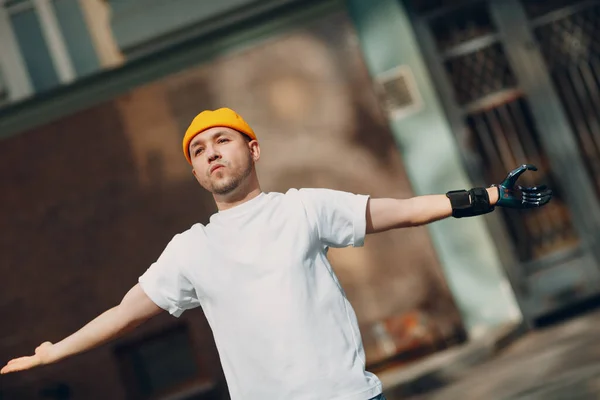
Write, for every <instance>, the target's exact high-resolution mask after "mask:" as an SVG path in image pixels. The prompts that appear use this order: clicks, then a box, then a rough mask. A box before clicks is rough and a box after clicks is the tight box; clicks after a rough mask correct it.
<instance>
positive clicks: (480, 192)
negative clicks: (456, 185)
mask: <svg viewBox="0 0 600 400" xmlns="http://www.w3.org/2000/svg"><path fill="white" fill-rule="evenodd" d="M527 170H531V171H537V167H536V166H535V165H531V164H523V165H521V166H520V167H518V168H515V169H514V170H512V171H511V172H509V174H508V175H507V176H506V178H505V179H504V180H503V181H502V183H501V184H499V185H492V187H496V188H498V202H497V203H496V204H495V205H496V206H498V207H505V208H514V209H527V208H535V207H541V206H543V205H545V204H547V203H548V202H549V201H550V199H551V198H552V191H551V190H550V189H548V188H547V187H546V185H542V186H534V187H523V186H517V187H515V184H516V182H517V179H519V176H521V174H523V172H525V171H527ZM446 196H447V197H448V199H450V203H451V204H452V216H453V217H454V218H463V217H473V216H476V215H483V214H487V213H489V212H492V211H494V208H495V206H493V205H491V204H490V198H489V195H488V192H487V190H486V189H485V188H473V189H471V190H453V191H450V192H448V193H446Z"/></svg>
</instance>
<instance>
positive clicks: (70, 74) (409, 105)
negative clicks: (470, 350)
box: [0, 0, 600, 399]
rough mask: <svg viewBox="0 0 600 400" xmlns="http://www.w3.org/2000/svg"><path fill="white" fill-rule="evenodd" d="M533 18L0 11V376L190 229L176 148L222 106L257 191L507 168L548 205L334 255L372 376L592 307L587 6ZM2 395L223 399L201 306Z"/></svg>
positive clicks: (47, 6)
mask: <svg viewBox="0 0 600 400" xmlns="http://www.w3.org/2000/svg"><path fill="white" fill-rule="evenodd" d="M534 3H535V2H528V1H525V0H523V1H516V0H514V1H510V2H506V1H495V0H489V1H429V2H428V1H406V2H401V1H398V0H370V1H364V0H362V1H361V0H348V1H346V2H343V1H336V0H324V1H295V0H263V1H249V0H228V1H221V2H198V1H192V0H177V1H170V2H168V3H167V2H165V1H163V0H152V1H143V2H142V1H141V0H139V1H138V0H136V1H133V0H132V1H127V2H122V1H116V0H115V1H106V2H104V1H99V0H98V1H96V0H89V1H88V0H80V1H76V0H54V1H50V0H30V1H4V2H3V3H2V8H0V18H2V20H1V21H3V23H2V22H1V21H0V46H1V47H0V48H1V49H2V54H3V55H5V54H6V55H7V56H6V57H4V56H3V57H2V58H1V59H0V74H1V75H2V77H3V79H2V81H1V82H2V85H1V88H2V92H1V93H2V99H3V100H2V101H3V103H1V106H2V108H0V136H1V137H2V141H1V142H0V154H1V156H0V163H2V166H3V167H2V168H0V170H1V171H2V174H3V177H2V178H3V179H1V180H0V182H2V183H1V184H0V185H2V189H1V191H2V192H3V193H5V195H4V196H2V200H0V201H1V202H2V203H1V204H2V205H3V207H2V210H3V211H2V219H3V220H4V221H6V226H7V228H8V229H5V230H4V232H3V234H2V242H1V243H0V244H1V250H2V251H1V253H2V254H3V263H2V266H1V267H0V268H2V274H3V276H5V277H8V279H7V283H6V285H3V286H4V287H3V292H2V294H1V295H0V318H1V319H2V320H3V321H7V324H8V326H10V327H13V330H12V331H10V330H3V333H2V334H0V335H1V336H0V361H1V360H4V359H9V358H10V357H13V356H16V355H21V354H27V353H28V352H30V351H31V349H32V348H33V347H35V346H36V345H37V344H39V342H41V341H44V340H50V341H56V340H60V338H62V337H64V336H65V335H68V334H69V333H71V332H73V331H75V330H77V329H78V328H79V327H81V325H82V324H83V323H85V322H87V321H89V320H90V319H92V318H93V317H95V316H96V315H98V314H99V313H100V312H102V311H104V310H106V309H107V308H109V307H112V306H114V305H115V304H118V301H119V300H120V298H121V297H122V296H123V294H124V293H125V292H126V291H127V289H128V288H129V287H131V286H132V285H133V284H135V282H136V280H137V277H138V276H139V275H140V274H141V273H142V272H143V271H144V270H145V268H147V266H148V265H149V264H150V263H151V262H152V261H154V260H155V259H156V258H157V257H158V255H159V254H160V252H161V251H162V249H163V248H164V246H165V245H166V243H167V242H168V240H169V239H170V238H171V237H172V235H174V234H175V233H177V232H180V231H182V230H185V229H187V227H189V226H190V225H191V224H193V223H195V222H206V221H207V220H208V217H209V216H210V214H211V213H213V212H214V211H215V207H214V204H213V203H212V199H211V197H210V196H209V195H207V194H206V193H203V192H202V190H200V189H199V188H198V187H197V184H196V183H195V181H194V180H193V178H192V175H191V173H190V171H189V168H188V166H187V164H185V161H184V160H183V158H182V156H181V154H180V152H181V150H180V140H181V137H182V136H183V132H184V131H185V128H186V127H187V124H188V123H189V121H191V119H192V118H193V116H194V115H195V114H196V113H197V112H199V111H200V110H202V109H214V108H217V107H221V106H229V107H232V108H234V109H236V110H237V111H239V112H240V113H241V114H242V115H243V116H244V117H245V118H246V119H247V120H248V121H249V122H250V123H251V125H252V126H253V128H254V129H255V131H257V133H258V136H259V140H260V143H261V147H262V150H263V158H262V160H261V163H260V165H259V174H260V176H261V182H262V185H263V189H265V190H267V191H285V190H286V189H287V188H290V187H308V186H312V187H330V188H335V189H340V190H347V191H352V192H361V193H369V194H371V195H372V196H375V197H384V196H385V197H410V196H413V195H421V194H432V193H444V192H446V191H448V190H452V189H458V188H468V187H472V186H476V185H489V184H490V183H494V182H498V181H499V180H501V179H502V178H503V177H504V174H506V172H507V171H508V170H510V169H512V168H514V167H515V166H517V165H519V164H521V163H524V162H529V163H534V164H536V165H538V167H540V171H539V172H538V173H537V174H535V175H534V174H532V175H531V176H529V177H527V176H524V179H525V182H526V183H533V182H537V181H543V182H546V183H548V184H549V185H551V186H552V188H553V190H554V191H555V193H556V198H555V199H554V200H553V201H552V203H551V204H550V205H549V206H548V207H546V208H545V209H543V210H537V211H534V212H529V213H516V212H511V211H509V212H505V211H503V210H498V211H497V212H495V213H493V214H490V215H486V216H485V217H481V218H473V219H466V220H454V219H448V220H445V221H440V222H437V223H435V224H432V225H430V226H428V227H423V228H418V229H410V230H405V231H397V232H389V233H386V234H382V235H378V236H374V237H372V238H369V239H368V240H367V244H366V246H365V248H362V249H344V250H339V251H334V252H332V253H331V254H330V256H331V260H332V263H333V265H334V268H335V270H336V273H337V274H338V276H339V277H340V280H341V281H342V284H343V286H344V288H345V290H346V292H347V295H348V297H349V299H350V301H351V302H352V304H353V305H354V307H355V309H356V311H357V315H358V318H359V322H360V324H361V330H362V335H363V340H364V342H365V350H366V352H367V359H368V360H367V361H368V364H369V368H370V369H372V370H374V371H383V370H385V369H388V368H396V367H395V365H396V364H397V363H398V362H399V361H406V360H408V359H414V358H418V357H420V356H422V355H424V354H430V353H431V352H435V351H439V350H443V349H445V348H448V347H450V346H452V345H454V344H457V343H461V342H462V341H464V340H468V339H469V338H476V337H481V336H484V335H486V334H489V333H490V332H491V331H493V330H494V329H497V328H501V327H505V326H506V325H520V324H522V323H525V324H529V325H532V324H534V323H535V321H536V320H537V319H539V318H540V317H542V316H544V315H546V314H548V313H550V312H552V311H555V310H558V309H561V308H564V307H568V306H569V305H571V304H573V303H574V302H577V301H580V300H582V299H585V298H587V297H589V296H592V295H594V294H595V290H596V289H595V288H596V287H598V279H599V271H598V261H597V260H598V254H597V252H598V250H597V249H598V246H595V240H596V237H598V235H597V234H596V230H597V228H598V221H600V218H599V217H598V216H599V215H600V213H599V212H598V204H597V203H598V202H597V190H596V186H597V185H596V184H595V182H596V180H597V178H596V177H597V174H595V169H594V168H595V167H594V165H595V164H596V162H597V161H596V160H597V157H596V155H597V152H596V147H595V146H596V145H595V143H596V141H595V137H596V136H595V135H596V134H599V133H600V132H596V130H597V129H596V128H597V124H598V121H600V116H599V115H598V114H597V110H598V109H600V107H592V106H591V105H593V104H596V103H597V102H598V92H599V91H598V83H599V82H600V79H599V78H600V75H599V74H598V68H597V62H598V59H597V56H598V51H599V50H600V47H599V46H598V37H600V36H599V35H597V33H598V32H597V30H598V22H599V21H600V8H599V7H598V5H596V4H595V3H593V2H592V3H590V2H580V3H577V4H571V3H569V4H566V3H565V4H564V5H560V4H559V3H556V4H554V3H553V6H552V7H548V8H547V9H542V8H540V6H536V5H535V4H534ZM199 4H201V6H199ZM515 18H517V19H518V22H519V23H518V24H517V25H518V26H519V27H520V28H519V29H516V28H515V26H514V24H515ZM573 27H579V28H578V29H574V28H573ZM0 382H1V383H2V384H1V385H0V398H7V399H12V398H19V399H25V398H32V399H33V398H42V397H43V396H46V397H48V396H50V397H51V398H73V399H95V398H98V399H106V398H111V399H119V398H132V399H158V398H182V399H183V398H226V397H227V393H226V389H225V387H224V382H223V377H222V371H221V369H220V364H219V360H218V354H217V352H216V349H215V346H214V340H213V338H212V334H211V331H210V328H209V326H208V324H207V322H206V320H205V319H204V317H203V315H202V311H201V310H199V309H197V310H193V311H190V312H187V313H185V314H184V316H183V317H182V318H180V319H179V320H176V319H174V318H171V317H169V316H167V315H163V316H160V317H158V318H157V319H155V320H153V321H151V322H149V323H148V324H146V325H145V326H144V327H142V328H140V329H139V330H138V331H136V332H134V333H133V334H131V335H128V336H127V337H125V338H123V339H120V340H118V341H117V342H115V343H111V344H108V345H106V346H103V347H101V348H99V349H96V350H94V351H91V352H89V353H87V354H84V355H81V356H77V357H73V358H72V359H70V360H66V361H64V362H61V363H58V364H56V365H52V366H48V367H44V368H41V369H39V370H35V371H31V372H28V373H25V374H15V375H8V376H2V377H1V378H0ZM194 396H195V397H194ZM202 396H204V397H202Z"/></svg>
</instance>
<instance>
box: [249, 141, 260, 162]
mask: <svg viewBox="0 0 600 400" xmlns="http://www.w3.org/2000/svg"><path fill="white" fill-rule="evenodd" d="M248 148H249V149H250V154H252V160H254V162H257V161H258V160H259V159H260V145H259V144H258V141H256V140H251V141H250V142H248Z"/></svg>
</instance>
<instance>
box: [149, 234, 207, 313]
mask: <svg viewBox="0 0 600 400" xmlns="http://www.w3.org/2000/svg"><path fill="white" fill-rule="evenodd" d="M179 239H180V235H175V237H174V238H173V239H172V240H171V241H170V242H169V244H168V245H167V247H166V248H165V249H164V251H163V252H162V254H161V255H160V257H159V258H158V260H156V262H154V263H153V264H152V265H151V266H150V267H149V268H148V269H147V270H146V272H144V274H143V275H142V276H140V278H139V283H140V286H141V287H142V290H144V292H145V293H146V295H148V297H150V299H151V300H152V301H153V302H154V303H156V305H157V306H159V307H160V308H162V309H164V310H166V311H168V312H169V313H170V314H171V315H173V316H175V317H179V316H180V315H181V314H182V313H183V312H184V311H185V310H189V309H191V308H195V307H198V306H199V305H200V302H199V300H198V296H197V295H196V290H195V288H194V285H193V284H192V283H191V282H190V281H189V280H188V278H187V277H186V276H185V274H184V271H185V269H184V266H183V264H182V262H181V258H182V257H183V256H184V255H183V254H182V253H181V251H182V250H181V245H180V242H179Z"/></svg>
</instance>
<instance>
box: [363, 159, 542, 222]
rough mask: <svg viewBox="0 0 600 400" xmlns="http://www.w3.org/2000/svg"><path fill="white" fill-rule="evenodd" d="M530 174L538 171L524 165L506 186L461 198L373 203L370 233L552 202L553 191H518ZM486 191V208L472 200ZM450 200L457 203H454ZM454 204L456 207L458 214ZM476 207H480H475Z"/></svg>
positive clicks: (510, 175)
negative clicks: (521, 178) (519, 182)
mask: <svg viewBox="0 0 600 400" xmlns="http://www.w3.org/2000/svg"><path fill="white" fill-rule="evenodd" d="M527 170H530V171H536V170H537V168H536V167H535V166H534V165H531V164H523V165H521V166H519V167H518V168H515V169H514V170H512V171H511V172H509V173H508V175H507V176H506V178H505V179H504V181H502V183H500V184H499V185H496V186H494V187H491V188H487V189H485V191H483V190H477V191H475V192H473V191H470V192H465V191H463V192H462V193H459V194H457V193H455V192H448V194H446V195H430V196H418V197H413V198H410V199H405V200H399V199H370V200H369V203H368V204H367V233H377V232H383V231H387V230H389V229H395V228H406V227H411V226H419V225H425V224H428V223H430V222H435V221H439V220H441V219H444V218H448V217H450V216H452V215H454V216H456V217H457V218H460V217H464V216H474V215H480V214H484V213H486V212H489V211H491V210H493V207H494V206H498V207H507V208H516V209H526V208H534V207H541V206H543V205H545V204H547V203H548V202H549V201H550V199H551V198H552V191H551V190H549V189H548V188H546V186H539V187H522V186H516V187H515V184H516V182H517V179H518V178H519V176H520V175H521V174H523V173H524V172H525V171H527ZM486 191H487V195H488V198H489V199H487V200H485V201H484V203H485V202H487V201H488V200H489V205H487V206H486V205H483V206H482V205H481V204H482V203H481V202H482V199H481V198H480V199H479V200H477V201H476V202H474V200H473V197H472V196H474V197H475V198H476V199H477V198H478V197H481V195H484V194H485V192H486ZM473 193H474V194H473ZM450 197H452V198H453V199H454V200H452V201H451V200H450ZM453 202H454V205H455V206H456V208H455V209H454V212H455V213H454V214H453V208H452V204H453ZM469 203H471V205H469ZM475 203H478V206H473V204H475ZM486 204H487V203H486ZM490 206H491V207H490Z"/></svg>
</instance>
